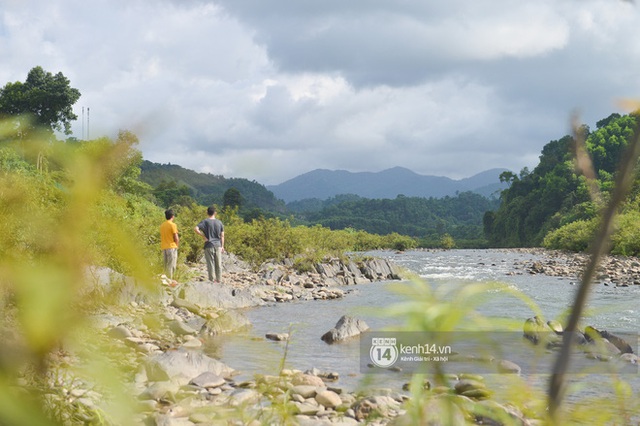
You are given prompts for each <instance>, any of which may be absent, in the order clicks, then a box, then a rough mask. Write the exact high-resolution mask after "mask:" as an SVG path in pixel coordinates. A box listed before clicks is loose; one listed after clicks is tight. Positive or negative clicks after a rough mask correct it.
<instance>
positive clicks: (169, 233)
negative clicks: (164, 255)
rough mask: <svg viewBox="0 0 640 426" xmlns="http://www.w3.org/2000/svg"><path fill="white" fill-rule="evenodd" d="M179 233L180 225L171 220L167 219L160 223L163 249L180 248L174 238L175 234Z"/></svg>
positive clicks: (161, 246)
mask: <svg viewBox="0 0 640 426" xmlns="http://www.w3.org/2000/svg"><path fill="white" fill-rule="evenodd" d="M177 233H178V225H176V224H175V223H173V221H171V220H167V221H165V222H163V223H162V225H160V248H161V249H162V250H166V249H170V248H178V245H177V244H176V242H175V241H174V240H173V234H177Z"/></svg>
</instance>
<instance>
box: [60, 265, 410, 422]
mask: <svg viewBox="0 0 640 426" xmlns="http://www.w3.org/2000/svg"><path fill="white" fill-rule="evenodd" d="M188 276H189V277H190V278H189V280H187V281H186V282H173V281H172V280H169V279H167V278H166V277H161V278H160V279H159V280H158V282H157V283H156V284H157V287H155V289H152V290H151V291H149V290H148V289H146V290H145V289H144V288H142V287H141V286H139V285H138V284H137V283H136V282H134V281H133V280H132V279H130V278H128V277H125V276H122V275H120V274H117V273H114V272H113V271H110V270H108V269H106V268H92V269H90V270H88V273H87V277H88V280H89V281H90V282H91V285H90V288H89V290H87V297H91V295H92V294H97V293H99V294H101V295H102V296H107V295H108V296H109V298H110V299H111V300H114V301H115V303H114V304H113V305H111V306H109V308H108V309H105V310H104V311H101V312H94V313H93V314H92V315H91V316H90V320H91V330H92V331H91V332H90V333H89V335H90V336H91V337H90V338H88V339H86V340H85V341H84V342H83V346H84V347H83V349H82V352H83V353H94V354H95V353H108V354H109V355H108V358H109V363H115V364H117V365H118V366H119V368H118V371H121V372H123V377H122V380H123V381H124V382H125V387H126V388H129V389H131V394H132V397H133V399H132V401H134V403H132V404H130V408H131V409H132V411H131V413H132V416H133V418H132V419H131V422H130V423H129V424H132V425H135V424H139V425H162V426H169V425H170V426H174V425H196V424H198V425H213V424H225V425H226V424H233V425H235V424H238V425H245V424H253V425H257V424H318V425H319V424H329V423H330V424H343V425H348V424H357V423H360V422H364V421H367V420H373V419H378V420H374V421H373V423H372V424H386V423H388V422H389V421H390V419H392V418H396V417H398V416H401V415H402V414H403V413H404V411H403V409H402V407H401V405H402V403H403V402H404V401H405V400H406V399H407V396H406V395H401V394H400V393H398V392H393V391H392V390H390V389H383V390H377V391H373V392H372V393H368V394H356V393H353V392H348V391H346V390H343V389H341V388H340V386H339V383H338V382H337V381H339V376H338V374H337V373H335V372H323V371H318V370H315V369H312V370H309V371H297V370H282V371H266V372H264V374H261V375H258V376H256V377H255V378H254V379H253V380H248V381H247V380H245V381H236V380H235V377H237V374H238V372H237V371H236V370H235V369H234V368H233V366H232V365H226V364H225V363H223V362H221V361H219V360H217V359H215V358H213V357H211V356H209V355H207V353H206V351H205V345H206V342H207V339H208V338H209V336H212V335H219V334H223V333H230V332H234V331H238V330H241V329H244V328H247V327H251V324H249V322H248V320H247V318H246V317H245V316H244V315H243V313H242V309H238V308H247V307H253V306H260V305H265V304H276V303H285V302H291V301H298V300H300V301H302V300H326V299H335V298H340V297H343V296H344V295H345V294H347V293H348V292H350V290H351V289H352V287H354V286H357V285H364V284H366V283H370V282H372V281H378V280H395V279H400V274H399V270H398V268H397V267H396V266H395V265H393V264H391V263H390V262H388V261H386V260H383V259H378V258H371V257H368V258H350V259H346V260H345V259H342V260H340V259H326V260H325V261H323V262H321V263H319V264H316V265H314V266H313V269H311V270H309V271H303V272H300V271H299V270H298V269H296V268H295V267H294V264H293V262H290V261H285V262H280V263H275V262H270V263H267V264H265V265H263V266H262V267H261V268H260V269H259V270H258V271H252V270H251V269H250V268H249V267H248V265H246V264H244V263H243V262H242V261H241V260H239V259H237V258H236V257H234V256H233V255H227V256H225V257H224V262H223V283H222V284H220V285H214V284H213V283H211V282H209V281H207V280H206V279H205V278H206V272H205V269H204V265H203V264H199V265H192V270H191V271H190V273H189V274H188ZM266 338H267V336H265V339H266ZM318 338H320V336H318ZM285 339H286V337H285ZM83 362H84V361H83V360H82V357H81V356H79V354H78V353H75V352H74V350H73V349H71V347H69V348H64V349H62V350H61V351H60V352H58V353H56V354H54V356H53V358H52V366H53V368H52V370H51V371H52V372H55V373H54V374H52V377H51V380H52V381H51V382H50V383H49V386H51V388H52V389H55V390H54V392H53V393H55V394H57V395H60V398H61V400H60V401H59V402H60V403H62V401H64V407H65V408H64V409H63V410H61V412H63V413H64V412H68V417H69V420H71V419H72V418H73V419H74V420H76V421H77V420H78V419H80V420H81V421H84V422H92V421H96V420H98V419H100V418H104V417H109V414H108V412H107V411H106V409H104V408H103V407H105V403H106V404H110V403H111V401H112V399H113V397H114V395H109V391H108V390H105V389H100V388H99V386H96V385H95V383H92V380H91V379H88V378H83V377H82V376H80V375H76V374H75V373H72V372H71V370H67V367H65V365H78V364H82V363H83ZM126 372H129V373H126ZM61 378H62V379H61ZM70 423H73V422H70Z"/></svg>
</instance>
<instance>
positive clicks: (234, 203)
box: [222, 187, 242, 208]
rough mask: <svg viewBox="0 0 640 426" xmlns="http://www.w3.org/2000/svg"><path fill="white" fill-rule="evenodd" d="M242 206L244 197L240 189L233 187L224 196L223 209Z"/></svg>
mask: <svg viewBox="0 0 640 426" xmlns="http://www.w3.org/2000/svg"><path fill="white" fill-rule="evenodd" d="M241 205H242V195H241V194H240V191H238V189H236V188H234V187H231V188H229V189H227V190H226V191H225V192H224V195H223V196H222V206H223V207H231V208H233V207H240V206H241Z"/></svg>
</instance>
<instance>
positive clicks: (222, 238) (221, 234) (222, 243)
mask: <svg viewBox="0 0 640 426" xmlns="http://www.w3.org/2000/svg"><path fill="white" fill-rule="evenodd" d="M220 248H221V249H222V251H224V231H222V232H221V233H220Z"/></svg>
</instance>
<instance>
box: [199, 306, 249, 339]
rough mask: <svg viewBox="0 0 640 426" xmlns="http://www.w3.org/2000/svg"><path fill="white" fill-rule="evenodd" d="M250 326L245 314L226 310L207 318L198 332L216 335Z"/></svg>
mask: <svg viewBox="0 0 640 426" xmlns="http://www.w3.org/2000/svg"><path fill="white" fill-rule="evenodd" d="M249 327H251V322H249V319H248V318H247V316H246V315H244V314H243V313H242V312H239V311H236V310H227V311H223V312H221V313H220V314H218V315H217V316H216V317H215V318H211V319H209V320H207V321H206V322H205V323H204V325H203V326H202V327H201V328H200V334H208V335H210V336H217V335H219V334H224V333H231V332H234V331H239V330H244V329H247V328H249Z"/></svg>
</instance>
